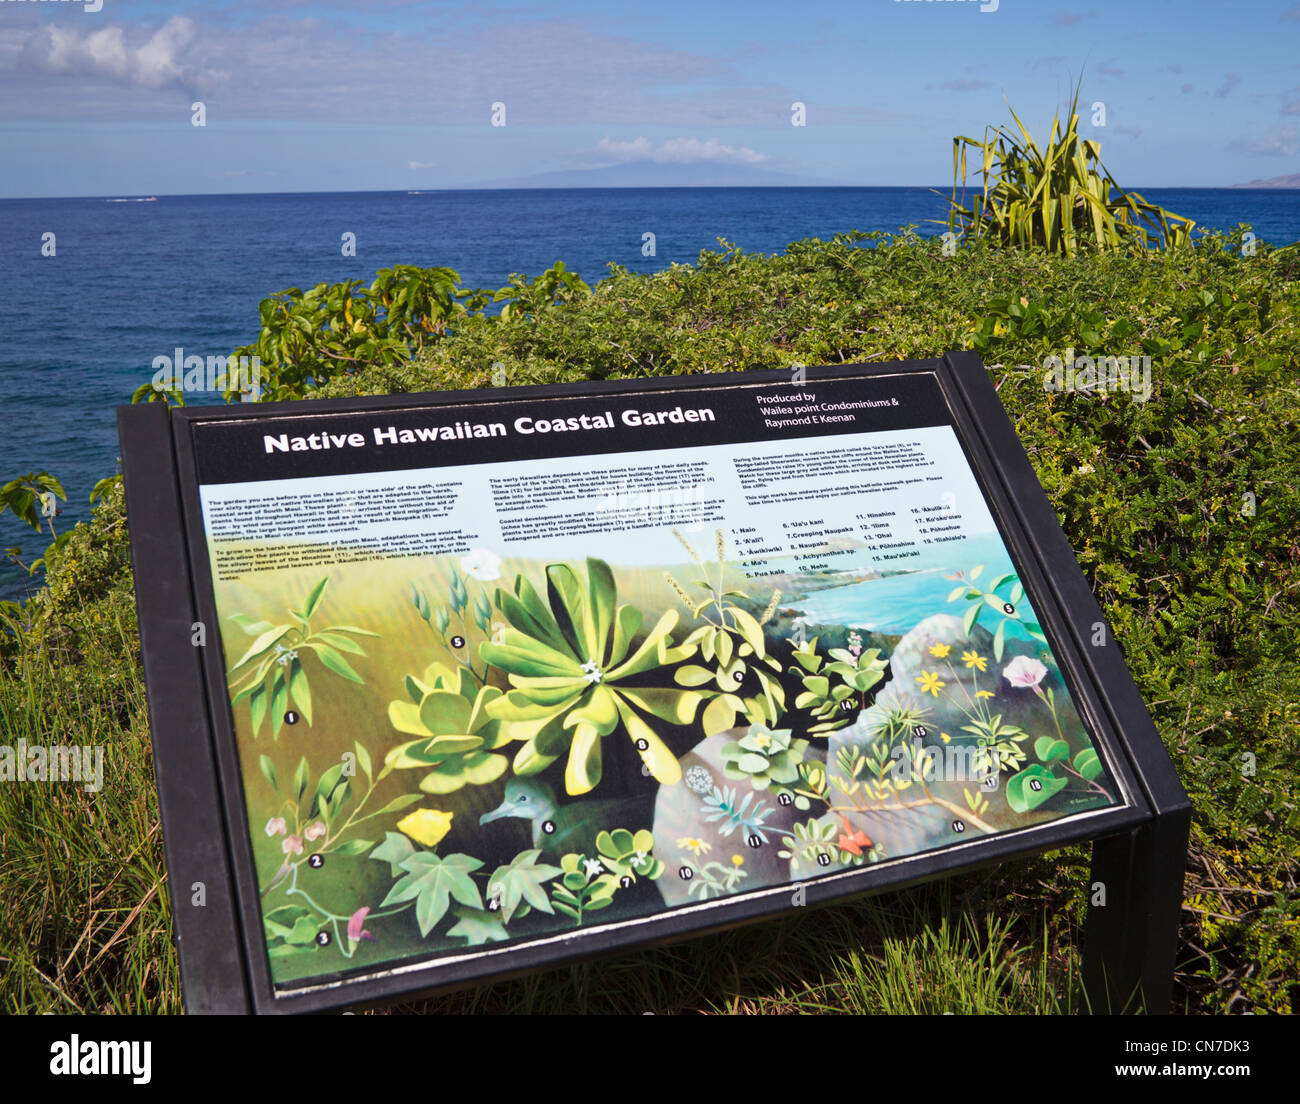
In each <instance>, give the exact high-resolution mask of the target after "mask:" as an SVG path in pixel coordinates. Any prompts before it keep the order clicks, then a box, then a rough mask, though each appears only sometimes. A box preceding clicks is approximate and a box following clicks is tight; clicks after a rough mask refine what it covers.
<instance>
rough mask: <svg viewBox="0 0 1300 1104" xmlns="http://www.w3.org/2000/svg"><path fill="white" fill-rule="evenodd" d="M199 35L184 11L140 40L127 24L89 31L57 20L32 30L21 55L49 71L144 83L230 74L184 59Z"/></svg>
mask: <svg viewBox="0 0 1300 1104" xmlns="http://www.w3.org/2000/svg"><path fill="white" fill-rule="evenodd" d="M194 39H195V31H194V21H193V20H191V19H187V18H186V17H185V16H183V15H177V16H173V17H172V18H171V19H169V20H167V22H166V23H164V24H163V25H162V26H161V27H159V28H158V29H157V30H156V31H154V33H153V35H152V36H150V37H149V38H148V39H146V40H145V41H144V42H142V43H140V44H139V45H136V46H133V45H131V43H130V42H128V41H127V38H126V34H125V32H124V31H123V29H122V28H121V27H105V28H103V29H102V30H98V31H88V32H87V33H85V34H84V35H83V34H81V33H79V32H78V31H76V30H65V29H63V28H61V27H58V26H54V25H52V24H51V25H47V26H45V27H42V28H41V29H40V30H37V31H34V32H33V33H32V35H31V37H30V38H28V39H27V41H26V43H25V44H24V46H23V49H22V52H21V55H20V56H21V61H22V63H23V64H24V65H26V66H28V67H30V68H34V69H39V70H40V71H41V72H44V73H52V74H56V75H68V76H93V77H107V78H109V79H110V80H114V81H117V82H119V83H121V84H133V85H139V86H140V87H142V88H168V87H185V88H193V87H199V86H201V85H204V84H210V83H212V82H213V81H214V80H217V79H219V78H221V77H223V76H224V75H225V74H223V73H218V72H215V71H211V70H208V71H204V72H199V71H197V70H196V69H194V68H192V67H190V66H186V65H184V64H183V63H182V62H181V60H180V57H181V55H182V54H184V53H185V52H186V50H187V49H188V48H189V47H190V46H191V44H193V42H194Z"/></svg>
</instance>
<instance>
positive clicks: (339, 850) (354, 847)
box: [334, 839, 375, 855]
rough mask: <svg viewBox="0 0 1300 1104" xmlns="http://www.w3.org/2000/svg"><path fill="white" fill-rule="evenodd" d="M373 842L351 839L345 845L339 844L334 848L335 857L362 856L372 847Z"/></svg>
mask: <svg viewBox="0 0 1300 1104" xmlns="http://www.w3.org/2000/svg"><path fill="white" fill-rule="evenodd" d="M374 845H375V841H374V840H364V839H352V840H348V841H347V843H341V844H339V845H338V846H337V847H336V848H334V854H336V855H364V854H365V853H366V852H367V851H369V850H370V848H372V847H374Z"/></svg>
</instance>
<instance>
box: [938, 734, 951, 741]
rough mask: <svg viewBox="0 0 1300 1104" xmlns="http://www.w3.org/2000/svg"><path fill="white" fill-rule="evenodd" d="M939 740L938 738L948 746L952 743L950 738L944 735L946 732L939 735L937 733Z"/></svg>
mask: <svg viewBox="0 0 1300 1104" xmlns="http://www.w3.org/2000/svg"><path fill="white" fill-rule="evenodd" d="M939 738H940V739H941V740H942V741H943V742H944V743H945V744H950V743H952V737H951V736H949V735H948V733H946V732H940V733H939Z"/></svg>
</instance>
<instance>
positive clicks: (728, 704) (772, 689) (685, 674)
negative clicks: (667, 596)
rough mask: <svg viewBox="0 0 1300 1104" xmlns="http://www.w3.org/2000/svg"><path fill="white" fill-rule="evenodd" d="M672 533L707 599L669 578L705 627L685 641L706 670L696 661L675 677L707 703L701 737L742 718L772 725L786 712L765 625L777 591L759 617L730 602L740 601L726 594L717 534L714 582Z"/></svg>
mask: <svg viewBox="0 0 1300 1104" xmlns="http://www.w3.org/2000/svg"><path fill="white" fill-rule="evenodd" d="M673 535H674V536H675V537H676V538H677V539H678V540H679V541H680V542H681V543H682V545H683V546H684V547H685V548H686V551H687V552H689V553H690V554H691V559H693V560H694V561H695V563H696V565H697V566H698V567H699V568H700V570H701V572H703V574H704V578H703V579H696V580H693V585H694V586H696V587H698V588H699V589H701V590H703V591H705V593H706V595H707V596H706V597H705V598H703V599H702V600H701V601H699V602H696V601H695V600H694V599H692V598H691V596H690V595H689V594H688V593H687V592H686V591H685V590H684V589H683V588H682V586H681V584H680V583H678V582H677V580H676V579H674V578H673V577H672V576H671V575H668V576H666V577H667V579H668V583H669V585H670V586H672V588H673V589H674V590H675V591H676V592H677V595H678V597H680V598H681V600H682V602H683V604H684V605H685V606H686V608H687V609H688V610H690V613H691V616H692V617H694V618H696V619H698V620H703V621H704V622H705V623H704V624H703V625H700V626H699V627H698V628H697V629H695V630H694V631H693V632H692V633H691V634H690V635H689V636H688V637H687V638H686V640H685V643H686V644H687V645H689V646H691V648H692V649H696V648H698V649H699V653H700V656H701V658H703V660H704V662H705V663H706V664H709V666H703V665H701V664H698V663H692V664H688V665H687V666H685V667H682V668H681V669H680V670H679V671H678V672H677V674H676V675H675V678H676V680H677V682H678V683H680V684H681V685H682V686H693V687H703V688H704V692H705V693H706V694H707V695H708V696H709V698H710V701H709V704H708V706H706V707H705V710H704V716H703V718H702V723H703V727H704V734H705V735H706V736H712V735H713V734H714V733H715V732H725V731H726V730H727V729H729V728H732V727H734V726H735V724H736V718H737V717H738V716H740V715H742V714H743V715H744V716H745V717H746V719H748V721H749V723H750V724H756V725H774V724H776V723H777V720H778V719H779V717H780V716H781V714H782V713H783V712H784V711H785V690H784V689H783V688H782V686H781V681H780V674H781V664H780V662H779V661H778V660H777V659H776V658H775V657H773V656H769V655H768V654H767V642H766V640H765V638H764V636H763V626H764V625H765V624H766V623H767V622H768V621H769V620H770V619H771V617H772V614H773V613H775V612H776V606H777V603H778V602H779V601H780V598H781V592H780V591H779V590H778V591H774V592H773V594H772V597H771V600H770V601H769V602H768V605H767V609H766V610H765V611H764V613H763V616H762V617H761V618H757V617H755V616H754V615H753V614H751V613H750V612H749V611H748V610H746V609H744V608H743V607H741V606H738V605H736V603H734V602H732V601H730V599H731V598H744V597H745V594H744V592H743V591H739V590H728V589H727V588H726V585H725V582H724V578H725V575H726V570H727V560H726V542H725V540H724V538H723V535H722V530H720V529H719V530H718V531H717V534H716V537H717V549H718V562H717V565H716V569H717V574H718V578H717V581H716V582H715V581H714V580H713V578H712V577H711V576H710V574H709V572H710V571H711V570H713V569H712V568H710V567H707V566H706V565H705V563H704V561H703V560H702V559H700V557H699V554H698V553H697V552H696V551H695V549H694V548H692V547H691V544H690V542H689V541H687V540H686V538H685V537H683V536H682V535H681V534H680V533H678V532H677V531H676V530H675V529H674V530H673Z"/></svg>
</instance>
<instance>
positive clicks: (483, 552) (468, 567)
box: [460, 548, 501, 583]
mask: <svg viewBox="0 0 1300 1104" xmlns="http://www.w3.org/2000/svg"><path fill="white" fill-rule="evenodd" d="M460 566H461V570H462V571H464V572H465V574H466V575H472V576H473V577H474V578H475V579H478V580H479V582H482V583H488V582H491V581H492V580H493V579H499V578H501V557H500V556H498V555H497V554H496V553H495V552H489V551H488V550H487V549H486V548H476V549H474V551H472V552H471V553H470V554H469V555H468V556H462V557H461V558H460Z"/></svg>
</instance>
